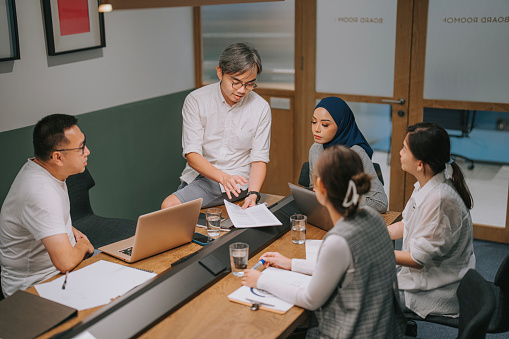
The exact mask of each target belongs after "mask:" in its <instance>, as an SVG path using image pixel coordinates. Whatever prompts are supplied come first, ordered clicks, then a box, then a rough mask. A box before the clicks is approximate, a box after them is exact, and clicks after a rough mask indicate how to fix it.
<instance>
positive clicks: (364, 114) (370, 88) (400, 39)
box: [296, 0, 413, 211]
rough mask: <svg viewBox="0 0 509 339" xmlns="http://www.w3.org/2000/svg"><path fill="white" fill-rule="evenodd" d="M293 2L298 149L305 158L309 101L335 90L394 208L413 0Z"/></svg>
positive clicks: (398, 200)
mask: <svg viewBox="0 0 509 339" xmlns="http://www.w3.org/2000/svg"><path fill="white" fill-rule="evenodd" d="M301 7H302V8H301V10H302V12H304V13H306V14H305V15H303V21H304V23H303V27H306V30H305V31H304V30H303V31H302V32H301V35H302V40H301V44H300V45H299V44H297V46H298V47H299V46H300V48H301V49H300V53H301V55H302V64H301V69H300V71H301V72H300V73H299V72H297V74H296V90H297V91H299V90H300V91H302V93H304V95H302V96H300V95H299V94H297V98H299V97H300V98H302V99H301V105H300V108H301V109H300V110H299V112H298V115H299V116H298V117H297V118H298V119H299V121H300V122H301V124H300V127H299V128H300V130H299V131H298V132H297V133H301V134H302V135H303V136H304V137H303V138H302V139H303V141H302V142H301V143H300V144H299V145H297V146H298V147H299V150H300V152H299V154H298V155H299V156H300V159H301V161H307V152H308V150H309V147H310V146H311V144H312V143H313V139H312V134H311V131H310V124H309V121H310V120H311V116H312V113H313V110H314V106H315V103H316V102H317V101H319V100H320V99H321V98H323V97H327V96H337V97H340V98H342V99H343V100H345V101H346V102H348V103H349V105H350V108H352V111H353V112H354V114H355V118H356V120H357V123H358V125H359V128H360V129H361V131H362V133H363V134H364V136H365V137H366V139H368V141H369V142H370V145H371V146H372V147H373V149H374V150H375V154H374V162H378V163H379V164H380V166H381V168H382V174H383V176H384V182H385V183H384V187H385V188H386V192H387V193H388V197H389V208H390V209H391V210H395V211H401V210H402V209H403V207H404V203H405V201H404V194H402V192H404V190H405V173H404V172H403V171H402V170H401V167H400V164H399V150H400V149H401V145H402V143H403V139H404V137H405V134H406V133H405V130H406V126H407V122H408V97H409V88H410V85H409V84H410V53H411V36H412V10H413V1H412V0H384V1H379V0H316V1H305V2H304V3H302V4H301ZM309 29H312V30H311V32H310V31H309ZM298 41H299V40H298ZM299 79H302V80H303V81H302V82H299ZM297 93H299V92H297Z"/></svg>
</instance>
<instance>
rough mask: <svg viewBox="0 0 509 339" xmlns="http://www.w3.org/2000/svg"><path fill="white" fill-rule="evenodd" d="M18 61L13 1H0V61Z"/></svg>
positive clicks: (16, 25) (16, 29)
mask: <svg viewBox="0 0 509 339" xmlns="http://www.w3.org/2000/svg"><path fill="white" fill-rule="evenodd" d="M16 59H19V40H18V22H17V20H16V4H15V3H14V0H0V61H8V60H16Z"/></svg>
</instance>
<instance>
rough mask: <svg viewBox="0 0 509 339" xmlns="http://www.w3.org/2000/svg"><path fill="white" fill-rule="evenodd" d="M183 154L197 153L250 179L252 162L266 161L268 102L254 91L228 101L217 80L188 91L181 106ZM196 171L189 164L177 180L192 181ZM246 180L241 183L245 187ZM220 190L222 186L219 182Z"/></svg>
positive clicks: (229, 171)
mask: <svg viewBox="0 0 509 339" xmlns="http://www.w3.org/2000/svg"><path fill="white" fill-rule="evenodd" d="M182 117H183V127H182V148H183V152H182V155H183V156H184V157H185V156H186V154H189V153H191V152H194V153H198V154H200V155H202V156H203V157H204V158H205V159H207V160H208V161H209V162H210V163H211V164H212V165H213V166H214V167H216V168H217V169H220V170H221V171H224V172H225V173H228V174H230V175H242V176H243V177H245V178H246V179H247V180H249V172H250V169H251V163H252V162H254V161H263V162H265V163H268V162H269V149H270V127H271V120H272V117H271V112H270V106H269V104H268V103H267V101H265V100H264V99H263V98H262V97H260V96H259V95H258V94H256V93H254V92H250V93H248V94H247V95H246V96H244V97H243V98H242V99H241V101H240V102H238V103H236V104H235V105H233V106H230V105H228V103H227V102H226V100H225V99H224V97H223V94H222V93H221V88H220V83H219V82H218V83H215V84H211V85H208V86H205V87H202V88H199V89H197V90H195V91H193V92H191V93H190V94H189V95H188V96H187V97H186V100H185V102H184V107H183V108H182ZM198 175H199V173H198V172H197V171H195V170H194V169H193V168H192V167H191V166H189V164H186V168H185V169H184V171H183V172H182V176H181V177H180V180H182V181H185V182H186V183H190V182H192V181H193V180H194V179H195V178H196V177H197V176H198ZM247 187H248V184H245V185H244V186H242V187H241V188H242V189H247ZM221 190H222V191H223V192H224V188H223V187H222V185H221Z"/></svg>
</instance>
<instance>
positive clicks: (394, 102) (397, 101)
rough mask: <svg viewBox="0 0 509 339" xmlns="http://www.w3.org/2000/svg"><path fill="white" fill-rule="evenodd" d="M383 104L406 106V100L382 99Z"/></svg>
mask: <svg viewBox="0 0 509 339" xmlns="http://www.w3.org/2000/svg"><path fill="white" fill-rule="evenodd" d="M382 102H383V103H384V104H400V105H404V104H405V99H404V98H399V99H398V100H393V99H382Z"/></svg>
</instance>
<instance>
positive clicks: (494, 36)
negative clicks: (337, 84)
mask: <svg viewBox="0 0 509 339" xmlns="http://www.w3.org/2000/svg"><path fill="white" fill-rule="evenodd" d="M508 36H509V1H507V0H487V1H477V0H448V1H443V0H430V1H429V11H428V28H427V33H426V60H425V74H424V98H425V99H440V100H458V101H479V102H500V103H509V96H508V95H507V93H508V91H507V79H508V78H509V67H508V65H507V57H508V56H509V43H508Z"/></svg>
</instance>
